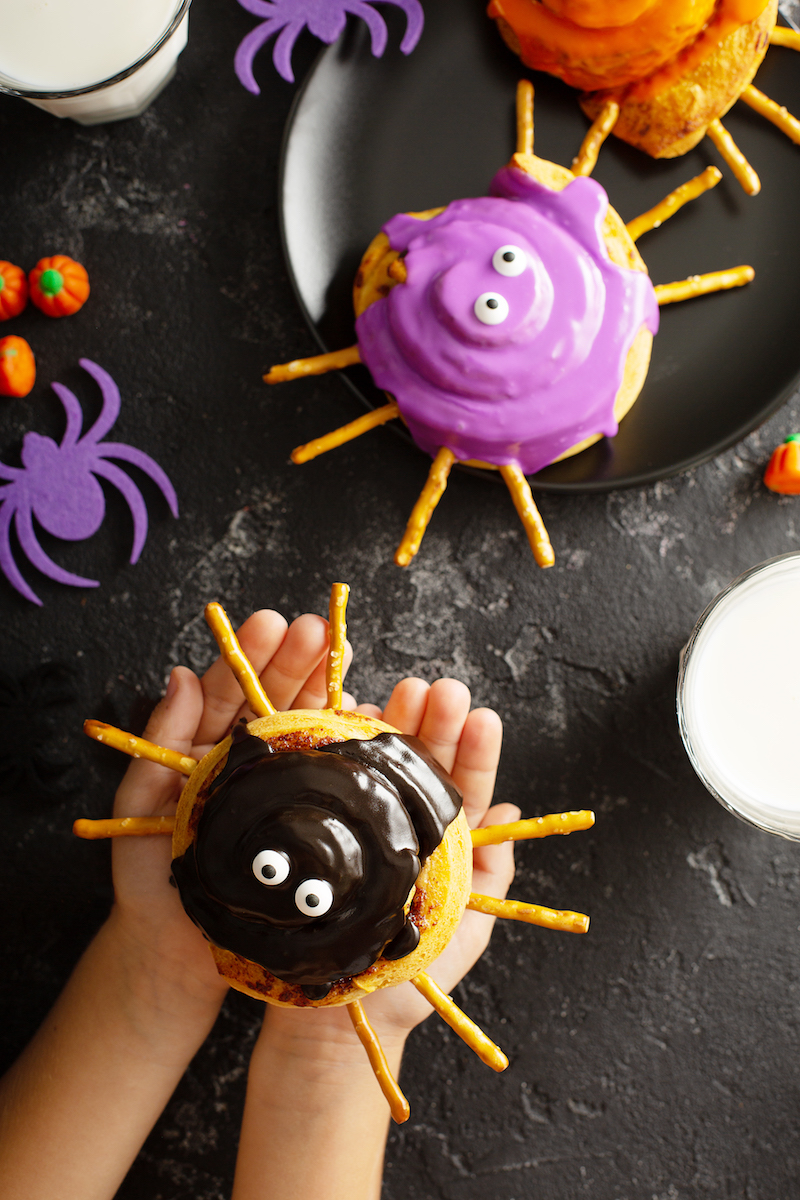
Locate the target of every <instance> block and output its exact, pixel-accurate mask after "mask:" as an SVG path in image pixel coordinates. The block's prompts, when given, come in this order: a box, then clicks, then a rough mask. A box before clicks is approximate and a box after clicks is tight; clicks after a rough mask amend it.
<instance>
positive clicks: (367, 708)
mask: <svg viewBox="0 0 800 1200" xmlns="http://www.w3.org/2000/svg"><path fill="white" fill-rule="evenodd" d="M356 712H357V713H363V715H364V716H365V717H374V718H375V720H376V721H382V720H383V713H382V712H381V710H380V709H379V708H378V706H377V704H359V705H358V707H357V708H356Z"/></svg>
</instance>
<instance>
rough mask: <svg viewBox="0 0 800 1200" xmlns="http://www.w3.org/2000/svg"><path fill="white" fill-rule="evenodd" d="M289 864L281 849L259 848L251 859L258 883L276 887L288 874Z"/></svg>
mask: <svg viewBox="0 0 800 1200" xmlns="http://www.w3.org/2000/svg"><path fill="white" fill-rule="evenodd" d="M290 869H291V864H290V862H289V859H288V858H287V857H286V855H285V854H284V853H283V852H282V851H281V850H259V852H258V854H257V855H256V856H255V858H254V859H253V874H254V875H255V877H256V879H257V880H258V882H259V883H264V884H266V885H267V887H276V886H277V885H278V884H279V883H283V881H284V879H286V877H287V876H288V874H289V871H290Z"/></svg>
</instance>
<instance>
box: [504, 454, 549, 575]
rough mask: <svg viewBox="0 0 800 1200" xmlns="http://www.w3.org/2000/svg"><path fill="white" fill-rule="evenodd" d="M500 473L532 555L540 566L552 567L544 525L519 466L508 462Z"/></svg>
mask: <svg viewBox="0 0 800 1200" xmlns="http://www.w3.org/2000/svg"><path fill="white" fill-rule="evenodd" d="M500 474H501V475H502V476H503V479H504V480H505V481H506V487H507V488H508V490H509V492H510V493H511V499H512V500H513V501H514V507H515V508H516V510H517V512H518V513H519V517H520V520H521V521H522V524H523V525H524V526H525V532H526V533H527V535H528V541H529V542H530V546H531V550H532V551H533V557H534V558H535V559H536V563H537V565H538V566H540V567H552V565H553V563H554V562H555V561H556V556H555V554H554V553H553V547H552V546H551V545H550V538H549V537H548V536H547V530H546V529H545V527H544V521H543V520H542V518H541V517H540V515H539V510H538V508H537V507H536V503H535V501H534V499H533V495H532V494H531V486H530V484H529V483H528V481H527V479H526V478H525V476H524V475H523V473H522V471H521V470H520V468H519V467H517V466H513V465H511V464H509V465H508V466H505V467H501V468H500Z"/></svg>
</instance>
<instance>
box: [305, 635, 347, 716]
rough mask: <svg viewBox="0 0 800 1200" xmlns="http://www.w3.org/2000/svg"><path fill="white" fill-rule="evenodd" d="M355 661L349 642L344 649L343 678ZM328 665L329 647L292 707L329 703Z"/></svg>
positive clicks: (313, 706) (320, 705)
mask: <svg viewBox="0 0 800 1200" xmlns="http://www.w3.org/2000/svg"><path fill="white" fill-rule="evenodd" d="M352 661H353V647H352V646H351V645H350V643H349V642H347V643H346V644H345V649H344V669H343V671H342V678H343V679H344V677H345V676H346V675H347V672H348V669H349V667H350V663H351V662H352ZM327 666H328V649H327V646H326V648H325V656H324V658H323V659H322V661H321V662H320V663H318V664H317V666H316V667H315V668H314V670H313V671H312V672H311V674H310V675H309V676H308V678H307V679H306V681H305V683H304V684H303V686H302V687H301V689H300V691H299V692H298V693H297V695H296V696H295V698H294V700H293V702H292V708H324V707H325V705H326V704H327V703H328V692H327V688H326V685H325V671H326V668H327Z"/></svg>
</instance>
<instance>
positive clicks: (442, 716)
mask: <svg viewBox="0 0 800 1200" xmlns="http://www.w3.org/2000/svg"><path fill="white" fill-rule="evenodd" d="M469 705H470V694H469V688H468V687H467V686H466V684H464V683H459V681H458V680H457V679H437V680H436V682H435V683H432V684H431V687H430V691H429V693H428V703H427V705H426V707H425V716H424V717H423V718H422V724H421V725H420V728H419V737H420V738H421V739H422V741H423V742H424V743H425V745H426V746H427V747H428V749H429V750H430V752H431V754H432V755H433V756H434V758H436V759H437V760H438V761H439V762H440V763H441V765H442V766H443V767H444V769H445V771H452V769H453V764H454V763H455V760H456V751H457V750H458V743H459V741H460V740H461V734H462V732H463V729H464V723H465V721H466V719H467V716H468V714H469Z"/></svg>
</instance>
